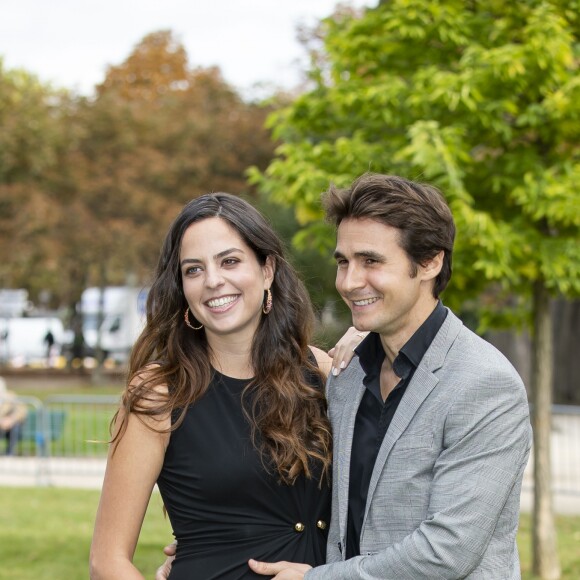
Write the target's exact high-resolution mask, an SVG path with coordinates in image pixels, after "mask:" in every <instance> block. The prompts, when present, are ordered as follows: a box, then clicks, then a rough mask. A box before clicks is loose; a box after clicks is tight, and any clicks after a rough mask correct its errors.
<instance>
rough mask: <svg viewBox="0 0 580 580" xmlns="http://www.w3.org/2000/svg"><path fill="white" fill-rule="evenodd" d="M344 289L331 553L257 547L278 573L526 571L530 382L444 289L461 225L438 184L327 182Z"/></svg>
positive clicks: (333, 383) (421, 578)
mask: <svg viewBox="0 0 580 580" xmlns="http://www.w3.org/2000/svg"><path fill="white" fill-rule="evenodd" d="M324 203H325V208H326V213H327V217H328V218H329V219H330V221H332V222H333V223H334V224H335V226H336V228H337V240H336V251H335V258H336V263H337V274H336V288H337V290H338V292H339V293H340V295H341V296H342V298H343V299H344V301H345V302H346V303H347V305H348V306H349V307H350V309H351V312H352V318H353V324H354V326H355V327H356V328H357V329H358V330H359V331H370V333H369V335H368V336H367V337H366V338H364V340H363V341H362V342H361V344H360V345H359V346H358V347H357V348H356V352H355V357H354V359H353V361H352V362H351V363H350V365H349V366H348V367H347V368H346V369H345V370H344V371H343V372H342V373H341V374H340V375H339V376H338V377H335V376H331V377H330V379H329V382H328V385H327V396H328V405H329V416H330V420H331V424H332V428H333V437H334V457H335V460H334V465H333V495H332V517H331V525H330V532H329V537H328V549H327V564H326V565H323V566H318V567H312V564H310V563H292V562H288V561H286V562H277V563H267V562H260V561H256V560H260V558H256V559H254V560H252V561H250V566H251V567H252V569H253V570H254V571H256V572H257V573H259V574H263V575H265V576H269V577H271V576H274V577H275V578H276V579H278V580H301V579H302V578H305V579H306V580H318V579H320V580H343V579H347V578H348V579H349V580H358V579H360V580H363V579H364V580H379V579H380V580H384V579H392V580H394V579H397V580H402V579H410V580H431V579H433V578H448V579H459V578H473V579H475V578H477V579H478V580H483V579H489V580H496V579H498V578H505V579H508V578H509V579H517V578H520V565H519V557H518V549H517V545H516V532H517V528H518V521H519V508H520V490H521V484H522V477H523V472H524V469H525V466H526V463H527V461H528V456H529V452H530V447H531V440H532V439H531V427H530V421H529V410H528V400H527V395H526V390H525V388H524V385H523V383H522V381H521V379H520V377H519V376H518V374H517V372H516V371H515V369H514V368H513V367H512V365H511V364H510V363H509V362H508V361H507V359H506V358H505V357H504V356H503V355H502V354H501V353H500V352H499V351H498V350H496V349H495V348H494V347H493V346H492V345H490V344H489V343H487V342H486V341H485V340H483V339H482V338H480V337H479V336H477V335H476V334H474V333H473V332H471V331H470V330H468V329H467V328H466V327H465V326H463V324H462V322H461V321H460V320H459V318H457V317H456V316H455V315H454V314H453V312H451V311H450V310H449V309H448V308H446V307H445V306H444V305H443V303H442V302H441V300H440V298H439V296H440V294H441V292H442V291H443V290H444V289H445V287H446V285H447V283H448V281H449V279H450V277H451V258H452V253H453V243H454V238H455V225H454V222H453V217H452V215H451V211H450V209H449V207H448V206H447V204H446V203H445V200H444V198H443V196H442V195H441V194H440V192H439V191H438V190H437V189H435V188H434V187H432V186H429V185H427V184H421V183H417V182H413V181H410V180H407V179H404V178H401V177H397V176H389V175H376V174H366V175H363V176H362V177H360V178H359V179H357V180H356V181H355V182H354V183H353V184H352V185H351V187H349V188H347V189H345V190H338V189H335V188H333V187H331V188H330V190H329V191H328V193H327V194H326V196H325V199H324Z"/></svg>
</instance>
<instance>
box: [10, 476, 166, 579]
mask: <svg viewBox="0 0 580 580" xmlns="http://www.w3.org/2000/svg"><path fill="white" fill-rule="evenodd" d="M98 501H99V492H98V491H94V490H78V489H55V488H10V487H6V488H0V562H1V564H0V579H6V580H8V579H10V580H77V579H78V580H82V579H85V578H88V557H89V546H90V542H91V536H92V533H93V523H94V518H95V513H96V509H97V504H98ZM172 539H173V537H172V535H171V527H170V525H169V522H168V520H166V519H165V518H164V516H163V513H162V506H161V497H160V496H159V494H157V493H156V494H154V495H153V497H152V499H151V502H150V504H149V509H148V511H147V515H146V518H145V522H144V524H143V530H142V532H141V537H140V541H139V546H138V548H137V552H136V554H135V559H134V561H135V564H136V565H137V567H138V568H139V570H141V572H142V573H143V574H144V576H145V577H146V578H153V577H154V575H155V570H156V569H157V567H158V566H159V564H160V563H161V562H163V560H164V559H165V557H164V556H163V553H162V551H161V550H162V548H163V546H164V545H165V544H166V543H169V542H170V541H171V540H172Z"/></svg>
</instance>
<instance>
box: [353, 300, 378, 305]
mask: <svg viewBox="0 0 580 580" xmlns="http://www.w3.org/2000/svg"><path fill="white" fill-rule="evenodd" d="M377 300H378V298H367V299H366V300H353V302H354V304H355V305H356V306H368V305H369V304H372V303H373V302H376V301H377Z"/></svg>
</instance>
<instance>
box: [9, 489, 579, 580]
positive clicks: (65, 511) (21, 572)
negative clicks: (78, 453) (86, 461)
mask: <svg viewBox="0 0 580 580" xmlns="http://www.w3.org/2000/svg"><path fill="white" fill-rule="evenodd" d="M98 500H99V492H98V491H93V490H68V489H54V488H0V563H1V564H0V579H6V580H8V579H10V580H77V579H78V580H82V579H84V578H87V577H88V568H87V560H88V554H89V544H90V541H91V535H92V528H93V521H94V516H95V511H96V509H97V503H98ZM557 527H558V540H559V549H560V558H561V562H562V571H563V574H562V579H563V580H577V579H578V578H580V517H560V518H558V521H557ZM171 537H172V536H171V530H170V526H169V522H168V521H167V520H166V519H165V518H164V516H163V513H162V508H161V498H160V496H159V494H155V495H154V496H153V498H152V500H151V503H150V505H149V510H148V511H147V516H146V518H145V523H144V525H143V530H142V532H141V537H140V540H139V546H138V548H137V553H136V555H135V564H136V566H137V567H138V568H139V570H141V572H142V573H143V575H144V576H145V578H148V579H152V578H153V577H154V575H155V570H156V569H157V566H158V565H159V564H160V563H161V562H162V561H163V559H164V558H163V554H162V552H161V549H162V547H163V546H164V545H165V543H168V542H169V541H170V540H171ZM530 542H531V540H530V517H529V516H528V515H527V514H524V515H523V516H522V522H521V526H520V533H519V537H518V543H519V546H520V556H521V560H522V572H523V578H524V579H528V580H531V578H532V576H531V573H530V569H531V555H530Z"/></svg>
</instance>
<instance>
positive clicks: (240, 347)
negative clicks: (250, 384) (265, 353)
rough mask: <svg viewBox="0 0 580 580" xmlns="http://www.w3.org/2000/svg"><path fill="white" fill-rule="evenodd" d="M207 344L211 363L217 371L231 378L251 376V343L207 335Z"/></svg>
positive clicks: (248, 377) (252, 370)
mask: <svg viewBox="0 0 580 580" xmlns="http://www.w3.org/2000/svg"><path fill="white" fill-rule="evenodd" d="M208 344H209V347H210V353H211V354H210V360H211V364H212V366H213V367H214V368H215V369H216V370H217V371H219V372H220V373H222V374H223V375H226V376H228V377H232V378H233V379H251V378H253V376H254V369H253V367H252V360H251V359H252V353H251V346H252V345H251V343H249V342H248V341H247V340H239V341H236V340H232V338H231V337H220V336H212V337H209V336H208Z"/></svg>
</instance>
